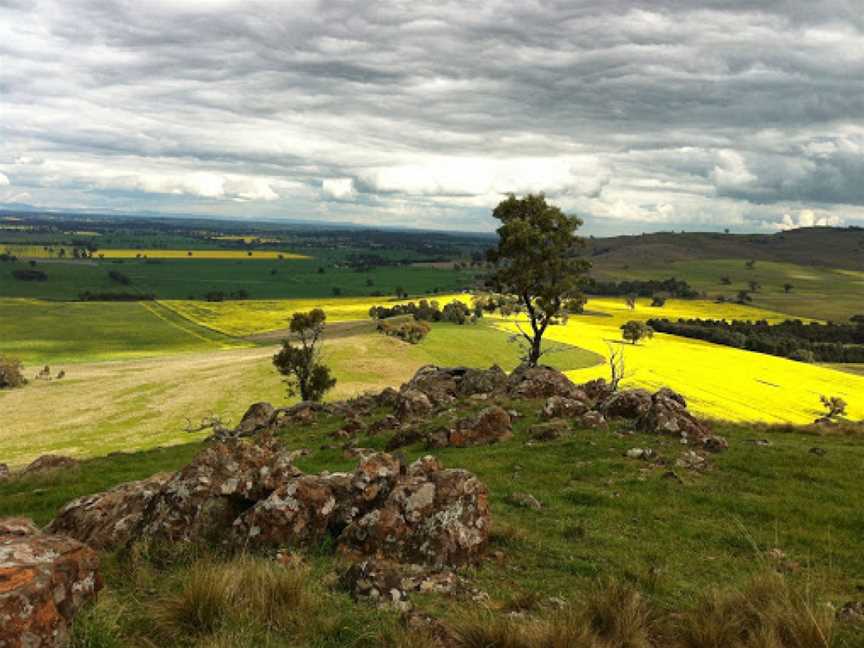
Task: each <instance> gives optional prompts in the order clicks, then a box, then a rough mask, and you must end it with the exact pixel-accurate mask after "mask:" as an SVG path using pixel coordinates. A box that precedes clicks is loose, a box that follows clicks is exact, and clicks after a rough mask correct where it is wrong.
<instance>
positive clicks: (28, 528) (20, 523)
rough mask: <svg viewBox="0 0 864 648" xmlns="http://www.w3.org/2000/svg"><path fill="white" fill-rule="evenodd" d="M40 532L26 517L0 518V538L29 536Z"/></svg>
mask: <svg viewBox="0 0 864 648" xmlns="http://www.w3.org/2000/svg"><path fill="white" fill-rule="evenodd" d="M40 533H42V531H41V530H40V529H39V527H37V526H36V525H35V524H34V523H33V520H31V519H30V518H26V517H7V518H0V536H31V535H39V534H40Z"/></svg>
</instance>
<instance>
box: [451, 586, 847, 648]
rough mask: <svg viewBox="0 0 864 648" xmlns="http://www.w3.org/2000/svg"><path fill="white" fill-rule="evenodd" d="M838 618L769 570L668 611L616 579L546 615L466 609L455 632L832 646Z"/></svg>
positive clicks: (476, 645)
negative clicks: (469, 611) (654, 607)
mask: <svg viewBox="0 0 864 648" xmlns="http://www.w3.org/2000/svg"><path fill="white" fill-rule="evenodd" d="M833 623H834V612H833V610H832V609H831V608H830V607H828V606H824V605H823V606H820V605H818V604H817V602H816V600H815V598H814V597H813V596H812V595H811V594H810V593H808V592H804V593H802V592H799V591H798V590H795V589H793V588H792V587H791V586H790V585H789V584H788V583H787V581H786V580H784V579H783V577H782V576H779V575H777V574H766V575H764V576H760V577H757V578H755V579H754V580H753V581H752V582H751V583H750V584H749V585H748V586H747V587H746V588H745V589H743V590H711V591H709V592H707V593H706V594H705V595H704V596H702V597H701V598H700V600H699V601H698V602H697V604H696V605H695V607H693V608H692V609H690V610H687V611H685V612H681V613H675V614H663V615H661V614H660V613H658V612H657V611H655V610H652V609H651V607H650V606H649V605H648V603H647V601H646V600H645V599H644V598H643V597H642V595H641V594H640V593H639V592H638V591H637V590H636V589H634V588H633V587H630V586H628V585H624V584H621V583H619V582H609V583H606V584H603V585H601V586H599V587H597V588H595V589H594V590H593V591H592V592H591V593H590V594H589V595H588V596H586V597H585V598H584V599H583V600H582V601H581V602H579V603H576V604H573V605H571V606H568V607H567V608H565V609H563V610H561V611H558V612H555V613H553V614H551V615H549V616H547V617H545V618H533V619H527V620H526V619H524V618H521V616H520V615H514V614H507V615H502V614H497V613H493V612H491V611H489V610H486V611H483V612H479V613H474V614H471V615H468V616H465V617H463V618H462V619H461V620H460V621H459V622H457V623H456V624H455V626H454V636H455V640H456V645H457V646H459V648H831V647H832V646H833V645H834V632H833Z"/></svg>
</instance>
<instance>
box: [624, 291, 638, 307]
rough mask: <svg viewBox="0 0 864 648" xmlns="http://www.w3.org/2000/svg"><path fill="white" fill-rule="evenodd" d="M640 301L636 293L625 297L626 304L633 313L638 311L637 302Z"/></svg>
mask: <svg viewBox="0 0 864 648" xmlns="http://www.w3.org/2000/svg"><path fill="white" fill-rule="evenodd" d="M637 299H639V295H637V294H635V293H631V294H629V295H627V296H626V297H624V303H625V304H626V305H627V308H629V309H630V310H631V311H632V310H636V300H637Z"/></svg>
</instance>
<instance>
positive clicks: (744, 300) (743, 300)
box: [735, 290, 753, 304]
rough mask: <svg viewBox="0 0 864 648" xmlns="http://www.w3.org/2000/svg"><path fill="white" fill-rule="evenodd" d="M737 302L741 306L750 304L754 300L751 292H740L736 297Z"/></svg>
mask: <svg viewBox="0 0 864 648" xmlns="http://www.w3.org/2000/svg"><path fill="white" fill-rule="evenodd" d="M735 301H737V302H738V303H739V304H749V303H750V302H752V301H753V298H752V297H751V296H750V292H749V291H747V290H739V291H738V294H737V295H736V296H735Z"/></svg>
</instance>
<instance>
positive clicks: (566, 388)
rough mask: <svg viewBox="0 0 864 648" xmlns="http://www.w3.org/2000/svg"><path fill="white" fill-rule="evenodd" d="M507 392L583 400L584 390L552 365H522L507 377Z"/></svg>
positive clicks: (514, 395) (533, 396)
mask: <svg viewBox="0 0 864 648" xmlns="http://www.w3.org/2000/svg"><path fill="white" fill-rule="evenodd" d="M507 394H508V395H510V396H511V397H513V398H549V397H550V396H563V397H565V398H573V399H576V400H582V399H583V398H584V394H583V392H582V391H581V390H580V389H579V388H578V387H576V385H574V384H573V381H571V380H570V379H569V378H568V377H567V376H565V375H564V374H563V373H561V372H560V371H558V370H557V369H553V368H552V367H546V366H539V367H528V366H527V365H521V366H520V367H518V368H516V369H515V370H514V371H513V373H511V374H510V376H509V377H508V378H507Z"/></svg>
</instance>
